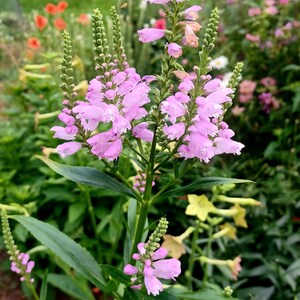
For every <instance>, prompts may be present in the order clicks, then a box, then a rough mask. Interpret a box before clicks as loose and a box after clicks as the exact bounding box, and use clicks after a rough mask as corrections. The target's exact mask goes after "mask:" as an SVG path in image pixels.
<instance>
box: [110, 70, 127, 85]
mask: <svg viewBox="0 0 300 300" xmlns="http://www.w3.org/2000/svg"><path fill="white" fill-rule="evenodd" d="M126 77H127V74H126V73H125V72H118V73H117V74H116V75H114V76H113V78H112V82H113V83H114V84H116V85H120V84H121V83H123V82H124V81H125V80H126Z"/></svg>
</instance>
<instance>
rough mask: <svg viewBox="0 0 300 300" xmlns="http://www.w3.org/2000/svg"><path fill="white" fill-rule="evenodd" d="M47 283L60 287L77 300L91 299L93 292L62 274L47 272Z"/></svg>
mask: <svg viewBox="0 0 300 300" xmlns="http://www.w3.org/2000/svg"><path fill="white" fill-rule="evenodd" d="M48 283H50V284H51V285H53V286H54V287H56V288H58V289H60V290H61V291H63V292H64V293H66V294H67V295H69V296H71V297H74V298H75V299H78V300H93V299H94V297H93V294H92V293H91V291H90V290H89V289H87V288H86V287H85V288H83V287H81V286H80V284H81V283H77V282H76V281H75V280H74V279H72V278H70V277H69V276H67V275H63V274H48Z"/></svg>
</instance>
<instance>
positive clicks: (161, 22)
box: [153, 19, 167, 30]
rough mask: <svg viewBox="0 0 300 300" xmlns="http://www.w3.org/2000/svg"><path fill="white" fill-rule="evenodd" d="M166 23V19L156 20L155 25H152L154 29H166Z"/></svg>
mask: <svg viewBox="0 0 300 300" xmlns="http://www.w3.org/2000/svg"><path fill="white" fill-rule="evenodd" d="M166 23H167V22H166V19H158V20H156V21H155V23H154V26H153V27H154V28H156V29H164V30H165V29H166V27H167V24H166Z"/></svg>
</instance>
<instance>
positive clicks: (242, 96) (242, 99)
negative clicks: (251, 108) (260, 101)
mask: <svg viewBox="0 0 300 300" xmlns="http://www.w3.org/2000/svg"><path fill="white" fill-rule="evenodd" d="M252 99H253V94H252V93H249V94H240V96H239V101H240V102H241V103H248V102H250V101H251V100H252Z"/></svg>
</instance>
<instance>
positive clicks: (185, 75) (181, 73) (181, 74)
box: [173, 70, 191, 80]
mask: <svg viewBox="0 0 300 300" xmlns="http://www.w3.org/2000/svg"><path fill="white" fill-rule="evenodd" d="M173 73H174V74H175V75H176V77H178V78H179V79H180V80H184V79H186V78H190V77H191V76H190V74H189V73H187V72H185V71H180V70H176V71H173Z"/></svg>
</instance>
